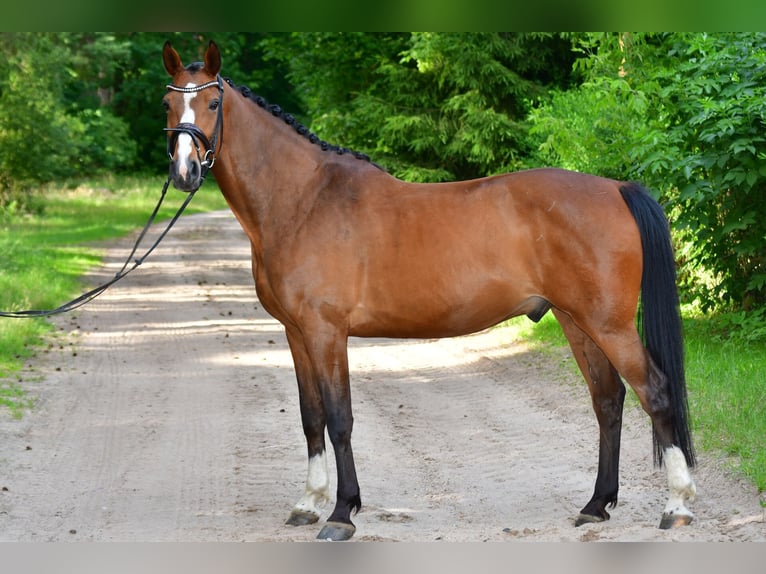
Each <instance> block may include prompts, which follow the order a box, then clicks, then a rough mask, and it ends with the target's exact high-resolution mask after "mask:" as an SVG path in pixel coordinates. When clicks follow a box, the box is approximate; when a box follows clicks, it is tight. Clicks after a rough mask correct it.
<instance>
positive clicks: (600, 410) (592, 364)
mask: <svg viewBox="0 0 766 574" xmlns="http://www.w3.org/2000/svg"><path fill="white" fill-rule="evenodd" d="M553 313H554V315H555V316H556V319H558V321H559V324H561V327H562V329H563V331H564V334H565V336H566V338H567V340H568V341H569V344H570V346H571V348H572V353H573V354H574V357H575V360H576V361H577V366H578V367H579V368H580V371H581V372H582V374H583V377H584V378H585V381H586V382H587V383H588V390H589V391H590V395H591V400H592V403H593V411H594V412H595V414H596V420H597V421H598V427H599V451H598V472H597V475H596V485H595V488H594V490H593V496H592V497H591V499H590V500H589V501H588V503H587V504H586V505H585V506H584V507H583V509H582V510H581V511H580V514H579V515H578V516H577V518H576V519H575V526H580V525H582V524H587V523H591V522H602V521H604V520H609V512H607V507H609V508H613V507H615V506H616V505H617V492H618V490H619V465H620V436H621V433H622V411H623V404H624V400H625V385H623V384H622V380H621V379H620V377H619V375H618V374H617V371H616V370H615V368H614V367H613V366H612V364H611V363H610V362H609V360H608V359H607V357H606V355H604V353H603V352H602V351H601V349H599V348H598V346H597V345H596V344H595V343H594V342H593V340H592V339H591V338H590V337H589V336H588V335H586V334H585V333H584V332H583V331H582V330H581V329H580V328H579V327H577V325H575V324H574V322H573V321H572V319H571V318H570V317H569V315H567V314H565V313H563V312H561V311H559V310H557V309H553Z"/></svg>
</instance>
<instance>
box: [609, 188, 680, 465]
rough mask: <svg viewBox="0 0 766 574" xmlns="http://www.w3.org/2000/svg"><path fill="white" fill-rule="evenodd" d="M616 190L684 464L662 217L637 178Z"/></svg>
mask: <svg viewBox="0 0 766 574" xmlns="http://www.w3.org/2000/svg"><path fill="white" fill-rule="evenodd" d="M620 193H621V194H622V197H623V199H624V200H625V203H627V204H628V208H629V209H630V212H631V213H632V214H633V217H634V218H635V220H636V223H637V224H638V229H639V232H640V234H641V243H642V246H643V254H644V268H643V275H642V277H641V306H640V307H641V309H640V312H639V321H638V322H639V325H638V328H639V332H641V336H642V337H643V340H644V344H645V345H646V348H647V350H648V351H649V355H650V356H651V357H652V359H653V360H654V362H655V364H656V365H657V367H658V368H659V369H660V370H661V371H662V372H663V373H664V374H665V376H666V377H667V379H668V392H669V394H670V401H671V408H672V410H673V433H674V435H675V437H674V442H675V444H676V446H678V447H679V448H680V449H681V450H682V451H683V453H684V456H685V457H686V462H687V464H688V465H689V466H694V464H695V456H694V447H693V445H692V438H691V433H690V431H689V409H688V406H687V400H686V377H685V376H684V342H683V325H682V323H681V313H680V309H679V302H678V289H677V286H676V265H675V259H674V257H673V247H672V245H671V243H670V230H669V228H668V221H667V218H666V216H665V212H664V211H663V210H662V207H660V205H659V204H658V203H657V202H656V201H655V200H654V198H653V197H652V196H651V195H649V193H648V192H647V191H646V190H645V189H644V188H643V187H641V186H640V185H639V184H637V183H627V184H624V185H623V186H622V187H620ZM654 445H655V462H656V463H657V464H660V463H661V462H662V449H661V448H660V446H659V444H658V442H657V435H656V433H655V434H654Z"/></svg>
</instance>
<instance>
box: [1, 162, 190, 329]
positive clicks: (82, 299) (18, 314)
mask: <svg viewBox="0 0 766 574" xmlns="http://www.w3.org/2000/svg"><path fill="white" fill-rule="evenodd" d="M169 184H170V177H168V178H167V180H166V181H165V185H164V186H163V187H162V194H161V195H160V199H159V201H158V202H157V206H156V207H155V208H154V211H153V212H152V214H151V216H150V217H149V220H148V221H147V222H146V225H145V226H144V228H143V230H142V231H141V234H140V235H139V236H138V239H137V240H136V242H135V244H134V245H133V249H132V250H131V252H130V255H128V257H127V258H126V259H125V263H124V264H123V265H122V268H121V269H120V270H119V271H118V272H117V273H115V275H114V277H112V278H111V279H110V280H109V281H107V282H105V283H102V284H101V285H99V286H98V287H96V288H94V289H91V290H90V291H88V292H87V293H83V294H82V295H80V296H79V297H77V298H76V299H72V300H71V301H69V302H67V303H64V304H63V305H61V306H59V307H56V308H55V309H28V310H25V311H0V317H10V318H15V319H29V318H32V317H49V316H51V315H58V314H60V313H66V312H68V311H72V310H74V309H77V308H78V307H81V306H83V305H85V304H86V303H88V302H89V301H92V300H93V299H95V298H96V297H98V296H99V295H101V293H103V292H104V291H106V290H107V289H108V288H109V287H111V286H112V285H114V284H115V283H117V281H119V280H120V279H122V278H123V277H125V276H126V275H128V274H129V273H130V272H131V271H133V270H134V269H135V268H136V267H138V266H139V265H141V264H142V263H143V262H144V260H145V259H146V258H147V257H148V256H149V254H150V253H151V252H152V251H154V249H155V248H156V247H157V246H158V245H159V244H160V241H162V240H163V239H164V238H165V236H166V235H167V234H168V231H170V229H171V228H172V227H173V225H175V222H176V221H178V218H179V217H181V214H182V213H183V211H184V209H186V206H187V205H189V202H190V201H191V200H192V198H193V197H194V194H195V193H196V192H197V191H196V190H194V191H191V192H189V194H188V195H187V196H186V199H185V200H184V202H183V203H182V204H181V207H179V208H178V211H177V212H176V214H175V216H173V219H171V220H170V222H169V223H168V224H167V226H166V227H165V229H164V231H163V232H162V233H161V234H160V235H159V237H157V240H156V241H155V242H154V244H152V246H151V247H149V249H147V250H146V252H145V253H144V254H143V255H142V256H141V257H138V258H136V259H133V256H134V255H135V253H136V251H138V247H139V245H140V244H141V242H142V241H143V239H144V236H145V235H146V232H147V231H148V230H149V227H150V226H151V225H152V223H154V219H155V217H156V216H157V213H158V212H159V210H160V206H161V205H162V202H163V201H164V199H165V195H166V194H167V191H168V185H169ZM131 261H133V266H132V267H128V265H130V262H131Z"/></svg>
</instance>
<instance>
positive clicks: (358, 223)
mask: <svg viewBox="0 0 766 574" xmlns="http://www.w3.org/2000/svg"><path fill="white" fill-rule="evenodd" d="M163 61H164V65H165V69H166V70H167V72H168V74H170V76H171V78H172V81H171V83H170V84H169V85H168V86H167V88H168V91H167V94H166V95H165V97H164V100H163V101H164V105H165V107H166V109H167V129H168V132H169V136H168V154H169V156H170V177H171V178H172V181H173V183H174V185H175V186H176V187H177V188H178V189H180V190H183V191H192V190H195V189H197V188H198V187H199V185H200V184H201V183H202V181H203V178H204V175H205V173H206V172H207V170H212V171H213V174H214V175H215V179H216V181H217V183H218V185H219V187H220V189H221V191H222V192H223V195H224V196H225V198H226V201H227V202H228V204H229V206H230V207H231V210H232V211H233V213H234V214H235V216H236V217H237V219H238V220H239V223H240V224H241V226H242V228H243V229H244V231H245V233H246V234H247V236H248V238H249V240H250V243H251V247H252V270H253V276H254V280H255V287H256V291H257V295H258V298H259V300H260V301H261V303H262V305H263V307H264V308H265V309H266V310H267V311H268V312H269V313H270V314H271V315H272V316H274V317H275V318H276V319H277V320H279V321H280V323H282V325H284V328H285V332H286V335H287V340H288V343H289V347H290V351H291V353H292V358H293V362H294V366H295V374H296V377H297V382H298V392H299V396H300V410H301V419H302V423H303V430H304V433H305V436H306V442H307V447H308V476H307V480H306V488H305V492H304V494H303V496H302V497H301V498H300V500H299V501H298V502H297V503H296V505H295V506H294V508H293V509H292V512H291V513H290V516H289V518H288V520H287V523H288V524H292V525H305V524H312V523H315V522H317V521H318V520H319V518H320V515H321V509H322V507H323V505H324V504H325V503H326V502H327V501H328V500H329V499H330V492H329V486H328V485H329V479H328V469H327V455H326V444H325V432H326V433H327V436H329V439H330V441H331V443H332V446H333V450H334V453H335V464H336V470H337V478H338V487H337V493H336V501H335V507H334V509H333V511H332V513H331V514H330V516H329V518H328V520H327V522H326V524H325V525H324V527H323V528H322V529H321V531H320V533H319V536H318V537H319V538H321V539H332V540H344V539H348V538H350V537H351V536H353V534H354V531H355V526H354V525H353V523H352V521H351V514H352V512H355V511H358V510H359V508H360V507H361V504H362V502H361V498H360V492H359V484H358V482H357V476H356V468H355V465H354V457H353V454H352V449H351V431H352V426H353V416H352V408H351V397H350V390H349V368H348V357H347V343H348V338H349V337H350V336H355V337H397V338H436V337H452V336H458V335H464V334H468V333H473V332H476V331H479V330H482V329H485V328H487V327H490V326H492V325H495V324H497V323H499V322H501V321H503V320H505V319H508V318H510V317H514V316H519V315H527V316H529V317H530V318H532V319H534V320H539V319H540V318H541V317H542V316H543V315H544V314H545V313H546V312H548V311H549V310H550V311H552V312H553V314H554V315H555V317H556V318H557V319H558V321H559V323H560V324H561V326H562V328H563V331H564V334H565V335H566V337H567V339H568V341H569V343H570V345H571V348H572V351H573V353H574V357H575V359H576V361H577V365H578V366H579V368H580V370H581V371H582V374H583V376H584V378H585V381H586V382H587V384H588V388H589V390H590V394H591V397H592V404H593V409H594V411H595V414H596V418H597V420H598V425H599V431H600V435H599V457H598V471H597V475H596V483H595V488H594V492H593V496H592V497H591V499H590V500H589V501H588V503H587V504H586V505H585V506H584V507H583V508H582V510H581V511H580V513H579V515H578V517H577V518H576V520H575V524H576V525H579V524H583V523H586V522H598V521H603V520H606V519H608V518H609V513H608V512H607V507H613V506H614V505H615V504H616V503H617V492H618V467H619V454H620V432H621V427H622V411H623V401H624V396H625V387H624V385H623V382H622V380H623V379H624V380H625V381H626V382H627V383H628V385H630V387H631V388H632V389H633V390H634V391H635V393H636V395H637V396H638V398H639V400H640V402H641V406H642V407H643V409H644V410H645V411H646V412H647V414H648V415H649V417H650V419H651V422H652V426H653V434H654V439H655V445H656V455H657V456H656V460H657V461H658V462H664V464H665V466H666V468H667V477H668V486H669V490H670V496H669V499H668V502H667V504H666V506H665V508H664V511H663V513H662V518H661V521H660V528H670V527H673V526H678V525H684V524H688V523H689V522H691V520H692V517H693V515H692V513H691V512H690V511H689V509H688V508H687V507H686V501H687V500H691V499H693V497H694V494H695V486H694V482H693V480H692V477H691V475H690V472H689V467H690V466H693V465H694V452H693V447H692V440H691V436H690V432H689V423H688V415H687V404H686V388H685V380H684V365H683V340H682V330H681V319H680V315H679V305H678V295H677V288H676V280H675V266H674V259H673V252H672V248H671V243H670V236H669V229H668V223H667V219H666V217H665V214H664V213H663V211H662V209H661V208H660V206H659V205H658V204H657V202H656V201H655V200H654V199H652V197H651V196H650V195H649V194H648V193H647V192H646V191H645V190H644V189H643V188H641V186H639V185H638V184H635V183H626V182H621V181H615V180H612V179H605V178H601V177H596V176H593V175H586V174H582V173H577V172H572V171H565V170H561V169H535V170H528V171H522V172H517V173H510V174H506V175H498V176H493V177H486V178H482V179H476V180H470V181H459V182H452V183H438V184H416V183H407V182H404V181H401V180H399V179H397V178H395V177H393V176H391V175H389V174H388V173H386V172H385V171H384V170H383V169H381V168H380V167H379V166H377V165H376V164H374V163H372V162H371V161H370V160H369V158H367V157H366V156H364V155H363V154H359V153H356V152H352V151H351V150H348V149H345V148H342V147H338V146H333V145H329V144H327V143H325V142H323V141H321V140H319V138H317V137H316V136H315V135H314V134H312V133H311V132H309V131H308V130H307V129H306V128H305V127H304V126H302V125H300V124H299V123H298V122H296V121H295V119H294V118H293V117H292V116H290V115H289V114H285V113H284V112H283V111H282V110H281V109H280V108H279V107H278V106H274V105H269V104H268V103H267V102H266V101H265V100H263V98H260V97H258V96H256V95H254V94H252V93H251V92H250V90H249V89H247V88H244V87H237V86H235V85H234V84H233V83H232V82H231V81H230V80H222V78H221V76H220V75H219V74H220V71H221V57H220V53H219V50H218V47H217V46H216V45H215V43H213V42H210V44H209V46H208V48H207V50H206V52H205V55H204V61H202V62H196V63H192V64H190V65H188V66H185V65H184V64H183V63H182V61H181V59H180V57H179V55H178V54H177V52H176V51H175V50H174V49H173V48H172V47H171V45H170V44H169V43H166V44H165V46H164V49H163ZM639 296H640V298H641V313H640V319H641V320H640V323H641V325H642V326H643V333H639V330H638V329H637V327H636V315H637V308H638V302H639Z"/></svg>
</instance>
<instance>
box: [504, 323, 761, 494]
mask: <svg viewBox="0 0 766 574" xmlns="http://www.w3.org/2000/svg"><path fill="white" fill-rule="evenodd" d="M685 315H688V316H686V317H685V318H684V337H685V344H686V379H687V390H688V394H689V410H690V414H691V421H692V432H693V434H694V437H695V441H696V445H697V448H698V449H701V450H702V451H705V452H708V453H710V454H712V455H713V456H715V457H717V458H720V459H722V460H723V461H724V463H725V464H726V465H728V466H729V467H730V468H731V469H732V470H734V471H735V472H738V473H741V474H742V475H743V476H745V477H746V478H747V479H749V480H750V481H752V482H753V483H754V484H755V485H756V487H757V488H758V490H759V491H761V492H764V491H766V340H764V337H763V336H762V335H761V336H759V337H754V336H753V334H754V333H756V332H757V327H756V326H755V325H747V324H743V323H742V322H740V321H738V320H737V316H736V315H735V316H734V319H732V315H719V316H700V315H699V314H698V313H693V312H691V311H690V312H688V313H685ZM738 323H739V325H738ZM509 324H510V325H511V326H512V327H513V328H514V329H515V330H516V332H517V336H518V337H520V338H523V339H524V340H525V341H528V342H529V343H531V344H532V346H533V347H534V348H536V349H538V350H540V351H542V352H549V351H550V350H552V349H556V348H560V347H561V346H564V345H567V344H568V343H567V341H566V338H565V337H564V334H563V332H562V331H561V328H560V327H559V325H558V323H557V322H556V320H555V319H554V317H553V315H552V314H550V313H549V314H548V315H546V316H545V317H544V318H543V320H542V321H540V323H537V324H534V323H532V322H531V321H529V320H527V319H526V318H519V319H514V320H513V321H511V322H509ZM761 329H762V327H761ZM761 332H762V331H761ZM568 368H570V369H571V370H572V372H576V373H578V375H579V370H578V369H577V366H576V364H575V362H574V359H572V360H571V361H568ZM627 397H628V399H627V401H628V404H629V405H634V406H638V400H637V399H636V397H635V394H634V393H632V392H630V391H629V392H628V395H627Z"/></svg>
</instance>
